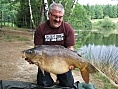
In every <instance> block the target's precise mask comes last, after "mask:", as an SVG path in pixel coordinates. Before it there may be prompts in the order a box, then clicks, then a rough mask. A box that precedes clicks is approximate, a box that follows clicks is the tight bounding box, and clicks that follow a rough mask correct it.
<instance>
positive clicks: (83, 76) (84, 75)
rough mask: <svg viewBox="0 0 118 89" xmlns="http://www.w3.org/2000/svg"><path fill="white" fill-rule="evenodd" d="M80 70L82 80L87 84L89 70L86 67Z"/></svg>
mask: <svg viewBox="0 0 118 89" xmlns="http://www.w3.org/2000/svg"><path fill="white" fill-rule="evenodd" d="M80 72H81V75H82V78H83V80H84V81H85V83H87V84H88V83H89V71H88V70H87V69H86V68H84V69H82V70H80Z"/></svg>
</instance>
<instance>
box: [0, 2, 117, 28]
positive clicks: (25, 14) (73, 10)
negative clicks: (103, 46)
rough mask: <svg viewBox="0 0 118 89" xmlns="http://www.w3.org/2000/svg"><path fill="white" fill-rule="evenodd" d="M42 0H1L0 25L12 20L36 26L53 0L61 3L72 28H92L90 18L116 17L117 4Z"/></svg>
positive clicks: (29, 26) (66, 19) (65, 17)
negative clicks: (85, 3)
mask: <svg viewBox="0 0 118 89" xmlns="http://www.w3.org/2000/svg"><path fill="white" fill-rule="evenodd" d="M44 1H46V0H1V1H0V22H1V23H2V25H3V22H4V24H5V22H8V23H9V22H12V23H13V24H15V26H17V27H26V28H33V27H36V26H37V25H38V24H40V23H42V22H44V21H45V20H46V16H45V15H46V14H45V13H46V11H47V10H46V9H45V7H46V6H49V5H50V4H51V3H52V2H53V1H55V2H60V3H62V4H63V6H64V8H65V15H64V20H65V21H67V22H68V23H70V24H71V25H72V26H73V27H74V29H85V30H86V29H92V23H91V19H103V18H104V17H105V16H109V17H110V18H118V5H110V4H108V5H89V4H87V5H80V4H79V3H78V2H77V1H78V0H47V3H45V2H44ZM29 3H30V4H29ZM31 10H32V14H31ZM31 15H32V19H33V21H34V22H33V23H34V24H32V20H31Z"/></svg>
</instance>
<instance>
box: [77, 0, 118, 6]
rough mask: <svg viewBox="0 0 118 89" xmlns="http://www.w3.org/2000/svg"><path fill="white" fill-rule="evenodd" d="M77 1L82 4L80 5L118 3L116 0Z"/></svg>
mask: <svg viewBox="0 0 118 89" xmlns="http://www.w3.org/2000/svg"><path fill="white" fill-rule="evenodd" d="M78 3H80V4H82V5H86V4H89V5H95V4H98V5H106V4H112V5H117V4H118V0H78Z"/></svg>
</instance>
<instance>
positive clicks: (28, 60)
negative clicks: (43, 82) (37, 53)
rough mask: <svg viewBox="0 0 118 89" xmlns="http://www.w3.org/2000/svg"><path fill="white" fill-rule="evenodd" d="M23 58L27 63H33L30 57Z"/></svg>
mask: <svg viewBox="0 0 118 89" xmlns="http://www.w3.org/2000/svg"><path fill="white" fill-rule="evenodd" d="M25 60H26V61H27V62H29V64H34V63H33V62H32V61H31V60H30V59H28V58H25Z"/></svg>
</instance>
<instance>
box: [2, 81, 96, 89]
mask: <svg viewBox="0 0 118 89" xmlns="http://www.w3.org/2000/svg"><path fill="white" fill-rule="evenodd" d="M0 89H95V87H94V85H93V84H85V83H79V82H76V83H75V84H74V88H69V87H60V86H57V85H54V86H51V87H41V86H38V85H37V84H35V83H31V82H23V81H7V80H0Z"/></svg>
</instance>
